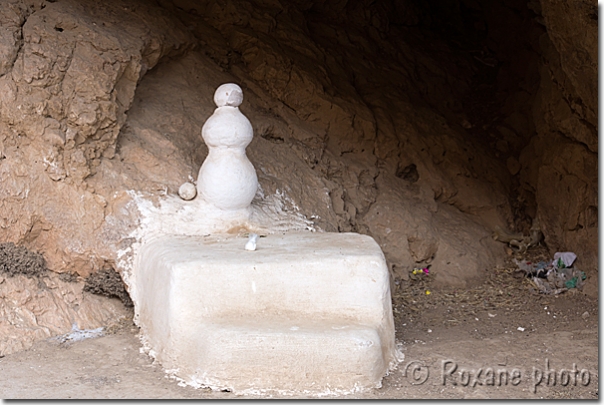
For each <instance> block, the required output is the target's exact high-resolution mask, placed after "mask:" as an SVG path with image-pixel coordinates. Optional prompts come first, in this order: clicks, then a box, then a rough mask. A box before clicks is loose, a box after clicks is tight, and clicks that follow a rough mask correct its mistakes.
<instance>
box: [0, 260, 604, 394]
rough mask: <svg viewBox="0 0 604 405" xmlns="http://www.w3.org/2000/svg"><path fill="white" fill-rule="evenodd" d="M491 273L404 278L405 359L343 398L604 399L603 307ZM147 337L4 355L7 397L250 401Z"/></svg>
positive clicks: (133, 332) (398, 313)
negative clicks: (175, 372) (470, 278)
mask: <svg viewBox="0 0 604 405" xmlns="http://www.w3.org/2000/svg"><path fill="white" fill-rule="evenodd" d="M489 272H490V274H489V275H488V276H487V277H486V281H485V282H484V283H483V284H480V285H477V286H476V287H474V288H469V289H465V290H463V291H460V290H454V289H435V288H433V287H432V283H431V280H430V278H429V276H420V277H416V276H414V275H412V274H411V275H410V278H409V279H408V280H402V281H401V282H400V283H399V286H398V287H396V288H395V289H394V290H393V302H394V308H395V322H396V325H397V339H398V341H400V342H402V343H403V351H404V353H405V360H404V361H403V362H402V363H401V364H400V366H399V367H398V369H397V370H395V371H393V372H392V373H391V374H390V375H388V376H386V377H385V378H384V380H383V386H382V388H380V389H374V390H372V391H370V392H367V393H363V394H355V395H349V396H344V397H343V398H348V399H353V398H355V399H356V398H366V399H369V398H372V399H395V398H396V399H402V398H406V399H418V398H442V399H462V398H506V399H507V398H526V399H533V398H535V399H537V398H548V399H554V398H567V399H570V398H573V399H578V398H585V399H597V398H598V383H599V374H598V317H599V314H598V303H597V301H596V300H594V299H592V298H590V297H588V296H586V295H585V294H583V293H582V292H581V291H578V290H569V291H567V292H565V293H563V294H560V295H558V296H549V295H542V294H538V293H536V292H534V291H531V287H532V286H531V284H530V282H529V281H528V279H526V278H523V276H522V273H518V272H516V271H515V270H514V266H512V265H511V264H510V265H509V266H508V267H505V268H498V269H493V270H489ZM426 291H429V292H430V294H426ZM137 333H138V329H137V328H136V326H134V324H133V323H132V321H131V320H128V321H125V322H124V323H122V324H121V325H120V326H119V327H116V328H114V329H112V330H108V331H106V334H105V336H103V337H99V338H93V339H86V340H82V341H79V342H71V343H70V342H63V343H59V342H58V341H56V340H47V341H42V342H39V343H37V344H36V345H34V346H33V347H32V348H31V349H29V350H26V351H22V352H18V353H14V354H10V355H7V356H5V357H3V358H0V375H2V376H4V378H2V379H0V395H1V396H2V398H7V399H8V398H11V399H22V398H45V399H50V398H90V399H92V398H94V399H109V398H158V399H159V398H163V399H167V398H173V399H180V398H182V399H185V398H187V399H193V398H204V399H206V398H207V399H234V398H250V397H249V396H237V395H235V394H233V393H231V392H213V391H211V390H208V389H193V388H191V387H187V386H180V385H179V384H178V381H175V380H173V379H170V378H167V377H166V376H165V374H164V372H163V371H162V369H161V367H160V366H159V365H157V364H153V362H152V360H151V359H150V358H149V357H148V356H147V355H146V354H143V353H141V350H140V348H141V345H140V343H139V339H138V337H137ZM548 376H549V380H548ZM506 378H507V379H506ZM340 398H342V397H340Z"/></svg>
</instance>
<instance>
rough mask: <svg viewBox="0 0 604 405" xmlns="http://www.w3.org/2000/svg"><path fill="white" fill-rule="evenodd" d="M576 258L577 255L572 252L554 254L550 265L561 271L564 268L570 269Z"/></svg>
mask: <svg viewBox="0 0 604 405" xmlns="http://www.w3.org/2000/svg"><path fill="white" fill-rule="evenodd" d="M576 258H577V255H576V254H574V253H573V252H556V253H555V254H554V261H553V262H552V264H554V263H556V264H555V266H557V267H558V268H561V269H563V268H565V267H571V266H572V265H573V262H574V261H575V259H576Z"/></svg>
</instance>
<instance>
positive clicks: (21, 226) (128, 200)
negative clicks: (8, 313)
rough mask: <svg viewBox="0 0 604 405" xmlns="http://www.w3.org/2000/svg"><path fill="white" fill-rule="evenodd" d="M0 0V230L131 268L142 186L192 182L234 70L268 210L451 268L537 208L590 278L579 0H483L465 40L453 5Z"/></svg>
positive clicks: (593, 164) (399, 265) (588, 22)
mask: <svg viewBox="0 0 604 405" xmlns="http://www.w3.org/2000/svg"><path fill="white" fill-rule="evenodd" d="M0 1H1V3H2V7H0V22H1V28H2V29H1V30H0V180H1V181H0V240H1V241H12V242H15V243H17V244H18V245H24V246H27V247H28V248H32V249H35V250H38V251H40V252H43V254H44V256H45V258H46V261H47V263H48V266H49V268H50V270H52V271H54V272H76V273H77V274H79V276H81V277H87V276H88V275H90V274H92V273H94V272H95V271H98V270H99V269H101V268H106V267H113V268H115V269H117V270H119V271H120V272H121V273H122V275H123V276H124V278H125V279H126V280H127V278H128V273H129V271H130V269H131V267H130V266H131V263H132V262H131V259H132V257H131V253H132V246H133V245H134V244H136V242H137V238H140V237H141V232H143V231H144V230H143V228H142V227H141V224H142V221H143V219H144V215H143V213H142V209H141V204H151V205H153V204H155V205H158V204H159V203H160V202H161V201H165V200H166V199H167V198H168V197H174V196H176V198H178V197H177V191H178V188H179V187H180V185H181V184H183V183H184V182H186V181H194V180H195V177H196V174H197V172H198V170H199V167H200V165H201V163H202V162H203V159H204V158H205V156H206V154H207V148H206V147H205V145H204V144H203V142H202V139H201V135H200V131H201V126H202V125H203V122H204V121H205V120H206V119H207V118H208V117H209V116H210V115H211V113H212V111H213V109H214V105H213V103H212V94H213V92H214V89H215V88H216V87H217V86H218V85H220V84H222V83H225V82H236V83H238V84H239V85H241V87H242V88H243V90H244V93H245V97H246V99H245V103H244V105H243V106H242V111H243V112H244V113H245V114H246V115H247V116H248V118H249V119H250V121H251V122H252V124H253V126H254V132H255V138H254V140H253V142H252V143H251V144H250V146H249V147H248V149H247V151H248V155H249V157H250V160H251V161H252V163H253V164H254V166H255V167H256V169H257V173H258V178H259V183H260V191H259V193H258V195H257V196H256V199H255V204H257V205H258V206H261V207H262V209H265V210H266V212H271V213H273V214H274V215H275V216H277V217H278V218H279V221H280V222H279V221H277V222H279V224H280V226H281V227H282V228H283V229H287V228H288V227H289V228H296V227H298V228H300V227H302V228H304V227H307V228H314V229H317V230H319V231H321V230H323V231H356V232H360V233H367V234H370V235H371V236H373V237H374V238H375V239H376V240H377V241H378V243H380V245H381V247H382V249H383V250H384V252H385V253H386V257H387V259H388V262H389V264H390V267H391V269H392V270H393V274H394V275H395V276H398V277H404V275H405V274H406V272H407V270H408V269H409V268H412V267H414V266H418V265H428V264H430V265H431V270H433V274H434V275H435V280H436V281H437V282H438V283H442V284H454V285H460V286H464V285H469V284H472V283H473V282H475V281H476V280H478V279H479V278H480V277H481V274H482V273H481V272H482V271H483V270H485V269H487V268H489V267H492V266H494V265H495V264H497V263H499V262H500V261H501V258H502V255H504V250H503V245H501V244H500V243H498V242H493V241H492V240H491V239H490V237H489V235H490V233H491V232H492V231H493V230H494V229H495V227H496V226H499V227H501V228H507V229H510V230H511V231H526V230H527V229H528V226H530V221H531V220H532V219H533V218H535V217H538V218H539V220H540V222H541V224H542V227H543V233H544V235H545V242H546V243H547V245H548V247H549V248H550V250H551V251H552V252H551V253H552V254H553V252H554V251H556V250H574V251H575V252H576V253H577V254H578V256H579V262H578V263H580V265H581V267H582V268H584V269H585V270H586V271H587V272H588V276H589V277H590V279H589V280H588V284H590V285H592V284H594V281H593V280H596V278H595V276H596V272H597V246H596V243H597V211H598V208H597V207H598V205H597V132H596V129H595V128H596V125H597V120H596V118H595V100H596V98H595V83H596V82H595V81H594V80H595V79H594V77H595V76H594V74H595V72H596V71H597V69H596V67H597V62H596V61H597V57H596V56H597V54H596V53H595V52H596V51H595V45H594V44H592V42H593V41H594V38H597V35H596V34H594V32H595V28H594V24H597V23H594V22H593V18H592V17H591V16H592V14H593V13H592V11H593V10H592V8H590V7H589V6H588V5H587V3H584V2H582V1H579V0H573V1H571V0H568V1H562V0H560V1H554V0H543V2H542V3H538V5H535V4H536V2H532V3H531V4H532V6H533V8H534V9H536V10H537V12H532V11H530V10H528V9H527V8H526V4H524V3H522V4H520V2H519V3H518V4H515V3H514V4H513V5H512V6H510V7H503V6H502V5H501V4H499V3H494V2H478V3H477V4H475V5H473V6H472V7H474V8H475V10H478V11H480V13H482V14H481V15H482V16H483V17H481V18H483V19H484V21H480V22H476V24H475V25H474V27H478V28H476V29H475V30H476V31H475V32H476V33H477V35H479V34H480V35H483V37H481V38H483V39H481V40H480V41H474V40H472V41H474V42H472V41H470V40H468V43H469V45H467V46H466V45H463V46H462V45H459V43H460V42H459V36H457V37H456V35H457V34H456V33H457V31H455V29H458V30H461V31H463V29H465V28H463V27H464V26H463V24H462V22H461V17H460V14H459V13H460V11H459V9H456V8H454V7H453V8H452V9H451V10H432V9H430V6H429V5H425V6H421V7H420V6H409V5H404V4H403V3H400V2H396V3H395V4H394V3H392V4H391V3H387V2H383V3H382V2H379V3H378V2H376V3H372V4H364V3H362V2H358V3H352V2H351V3H346V2H338V3H332V2H327V3H324V4H321V3H319V2H316V3H313V2H311V1H307V2H296V3H295V4H290V3H289V2H285V1H283V2H282V1H274V2H260V1H255V0H249V1H246V0H231V1H228V2H224V1H213V0H210V1H207V2H204V3H202V4H201V3H196V2H193V1H188V0H175V1H161V2H159V3H157V4H151V3H148V2H144V1H135V0H132V1H126V0H111V1H108V2H93V1H89V0H85V1H75V0H61V1H56V2H49V1H41V0H40V1H33V2H25V1H21V0H0ZM514 7H515V8H514ZM570 9H573V10H574V9H577V10H579V11H580V13H578V14H577V15H574V16H573V18H572V19H568V20H566V19H565V18H566V14H568V12H567V11H565V10H570ZM514 10H516V11H514ZM478 11H477V12H478ZM439 13H440V14H439ZM539 13H541V14H542V15H541V14H539ZM439 18H440V19H441V20H439ZM539 18H542V19H543V21H542V22H543V23H544V24H546V26H547V28H545V27H544V26H542V25H539V24H538V23H537V22H536V21H537V20H538V19H539ZM442 19H444V20H446V21H450V24H445V25H443V24H440V23H439V21H443V20H442ZM480 24H483V25H484V24H486V25H488V28H489V29H488V33H489V34H488V37H485V36H484V35H486V34H484V32H487V31H485V30H483V29H481V28H480V27H481V25H480ZM577 25H581V28H582V29H583V28H585V32H583V31H581V32H575V31H576V27H577ZM451 27H453V28H451ZM460 27H461V28H460ZM448 29H451V30H453V31H452V34H451V33H450V32H448V31H447V30H448ZM454 34H455V35H454ZM594 35H596V36H594ZM455 41H457V45H456V43H455ZM456 47H457V48H456ZM504 62H505V63H504ZM579 71H581V72H584V73H582V74H577V73H576V72H579ZM552 196H555V197H552ZM523 227H524V228H526V229H523ZM280 229H281V228H280ZM596 284H597V282H596ZM0 302H1V301H0ZM100 302H101V301H99V305H101V304H100ZM103 305H105V304H102V305H101V307H102V306H103ZM107 305H109V304H107ZM108 308H109V307H107V308H106V309H107V310H108V311H109V309H108ZM101 318H102V317H96V318H94V319H96V320H97V321H98V322H101ZM103 319H104V318H103ZM0 322H2V321H0ZM32 322H33V321H32ZM95 325H97V326H101V324H100V323H97V324H95ZM95 325H91V327H92V326H95ZM30 326H31V328H33V329H32V330H35V329H36V328H37V326H35V324H34V323H30ZM70 326H71V325H67V324H65V327H67V328H69V327H70ZM57 330H58V329H57ZM66 331H68V330H63V331H62V332H66ZM32 333H33V332H32ZM35 333H38V332H35ZM44 333H45V332H44ZM53 333H54V332H53ZM32 336H33V334H32ZM28 339H29V338H28Z"/></svg>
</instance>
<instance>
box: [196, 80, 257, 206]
mask: <svg viewBox="0 0 604 405" xmlns="http://www.w3.org/2000/svg"><path fill="white" fill-rule="evenodd" d="M242 101H243V91H242V90H241V88H240V87H239V86H238V85H236V84H234V83H226V84H223V85H221V86H220V87H218V89H216V93H215V94H214V103H216V106H217V107H218V108H216V110H215V111H214V114H212V116H211V117H210V118H208V120H207V121H206V122H205V124H204V125H203V128H202V129H201V135H202V137H203V140H204V141H205V143H206V145H208V149H209V153H208V156H207V157H206V160H205V161H204V162H203V165H202V166H201V168H200V169H199V176H198V177H197V191H198V193H199V195H200V196H201V198H202V199H204V200H205V201H207V202H208V203H210V204H212V205H214V206H215V207H217V208H220V209H222V210H237V209H242V208H247V207H249V205H250V203H251V202H252V200H253V199H254V195H255V194H256V190H257V189H258V177H257V176H256V170H255V169H254V166H253V165H252V162H250V161H249V159H248V158H247V155H246V154H245V148H246V147H247V146H248V145H249V144H250V142H251V141H252V138H253V136H254V131H253V128H252V124H251V123H250V121H249V120H248V119H247V118H246V116H245V115H243V114H242V113H241V111H239V108H238V107H239V105H241V102H242Z"/></svg>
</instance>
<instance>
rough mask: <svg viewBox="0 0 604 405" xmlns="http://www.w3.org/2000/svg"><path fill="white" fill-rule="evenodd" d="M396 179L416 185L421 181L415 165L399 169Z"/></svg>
mask: <svg viewBox="0 0 604 405" xmlns="http://www.w3.org/2000/svg"><path fill="white" fill-rule="evenodd" d="M396 177H398V178H401V179H403V180H407V181H410V182H411V183H415V182H416V181H417V180H419V173H418V172H417V166H416V165H415V163H411V164H410V165H408V166H405V167H404V168H401V167H400V166H399V168H398V169H397V170H396Z"/></svg>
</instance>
